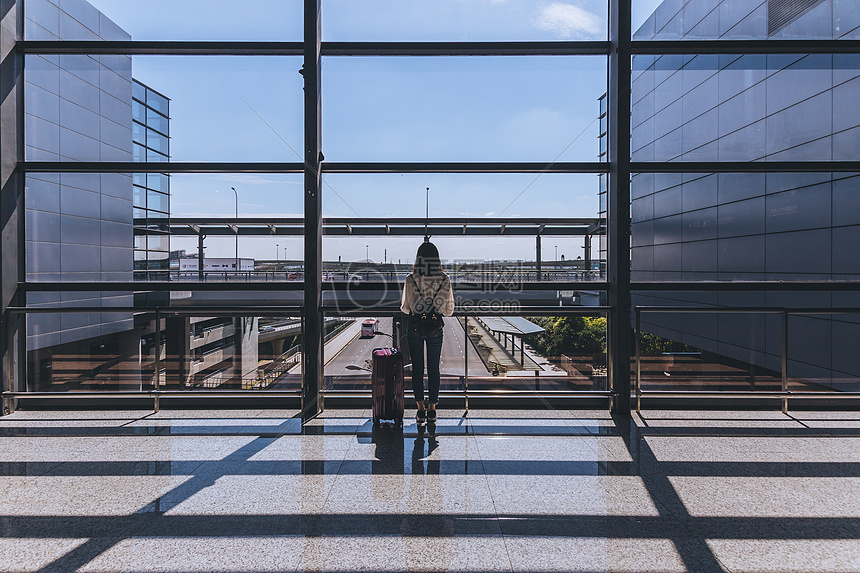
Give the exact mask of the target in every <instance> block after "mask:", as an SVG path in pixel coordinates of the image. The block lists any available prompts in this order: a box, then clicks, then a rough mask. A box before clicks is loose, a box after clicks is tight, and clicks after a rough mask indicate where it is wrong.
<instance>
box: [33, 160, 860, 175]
mask: <svg viewBox="0 0 860 573" xmlns="http://www.w3.org/2000/svg"><path fill="white" fill-rule="evenodd" d="M18 169H19V170H21V171H23V172H25V173H268V174H273V173H284V174H299V173H303V172H304V166H303V164H301V163H254V162H190V161H188V162H186V161H171V162H164V163H134V162H129V161H108V162H105V161H98V162H96V161H23V162H21V163H19V164H18ZM630 169H631V172H632V173H818V172H822V173H824V172H839V173H845V172H860V161H756V162H751V161H662V162H657V161H648V162H646V161H635V162H632V163H631V164H630ZM321 170H322V172H323V173H326V174H335V173H339V174H384V173H490V174H492V173H501V174H504V173H569V174H573V173H608V171H609V164H608V163H601V162H585V161H583V162H558V163H545V162H529V163H523V162H519V163H518V162H410V163H404V162H386V163H323V164H322V165H321Z"/></svg>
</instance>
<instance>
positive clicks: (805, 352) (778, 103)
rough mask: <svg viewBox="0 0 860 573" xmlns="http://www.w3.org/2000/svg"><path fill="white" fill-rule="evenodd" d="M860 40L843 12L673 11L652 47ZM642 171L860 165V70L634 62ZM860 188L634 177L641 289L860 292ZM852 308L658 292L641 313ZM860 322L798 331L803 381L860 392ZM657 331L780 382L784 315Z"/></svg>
mask: <svg viewBox="0 0 860 573" xmlns="http://www.w3.org/2000/svg"><path fill="white" fill-rule="evenodd" d="M858 36H860V18H858V11H857V10H856V7H855V8H850V7H849V3H848V2H845V1H841V0H819V1H807V2H797V1H793V2H788V1H786V0H769V1H755V2H718V1H716V0H688V1H686V2H681V1H677V0H667V1H665V2H663V4H661V5H660V6H659V7H658V8H657V10H656V11H655V12H654V13H653V14H652V15H651V17H650V18H649V19H648V20H647V21H646V22H645V24H643V26H642V27H641V28H640V29H639V30H638V31H637V32H636V33H635V35H634V38H635V39H637V40H651V39H655V40H660V39H675V38H683V39H696V38H709V39H713V38H720V39H766V38H775V39H786V38H794V39H797V38H828V39H829V38H833V39H837V38H851V37H854V38H856V37H858ZM633 70H634V71H633V83H632V86H633V87H632V101H633V104H632V117H631V122H632V133H631V151H632V160H633V161H732V162H761V161H830V160H856V159H857V157H858V155H860V106H858V105H857V102H858V101H860V58H858V57H857V56H856V55H840V54H827V55H822V54H779V55H750V54H747V55H737V56H732V55H707V54H704V55H703V54H699V55H695V56H683V55H663V56H642V55H637V56H634V59H633ZM858 197H860V177H857V176H856V175H854V174H834V173H827V172H822V173H791V174H781V173H767V174H755V173H719V174H686V175H685V174H660V173H649V174H634V175H633V177H632V183H631V199H632V201H631V217H632V236H631V247H632V250H631V259H632V274H633V280H638V281H685V282H686V281H689V282H701V281H804V280H818V281H820V280H833V281H839V280H856V278H857V276H858V275H860V254H858V249H857V248H856V244H857V242H858V239H860V199H858ZM857 302H858V301H857V300H856V298H855V297H854V296H853V294H852V293H839V292H834V293H830V292H805V293H796V292H795V293H786V292H773V291H771V292H767V293H765V292H748V293H727V292H723V293H719V294H718V293H694V292H684V293H671V292H670V293H653V294H649V295H647V296H646V295H642V296H637V297H635V299H634V304H640V305H657V306H661V305H670V306H682V305H685V306H691V305H692V306H696V305H701V306H740V307H749V306H762V307H769V308H782V307H786V308H797V307H814V306H819V307H820V306H823V307H847V306H854V305H856V303H857ZM856 320H857V317H856V316H850V315H815V316H812V315H810V316H792V317H791V318H790V320H789V329H788V344H789V348H788V356H789V359H790V360H789V365H788V366H789V370H788V372H789V375H790V376H792V377H798V378H802V379H804V380H807V381H810V382H813V383H815V384H821V385H823V386H827V387H832V388H836V389H843V390H847V389H853V390H856V389H857V388H858V376H860V372H858V371H857V366H856V365H857V362H856V360H853V358H852V356H853V352H852V351H851V349H850V348H849V346H848V345H849V344H850V341H852V340H856V338H857V336H858V335H860V328H858V326H857V323H856ZM643 328H644V329H645V330H647V331H650V332H653V333H655V334H659V335H662V336H667V337H669V338H672V339H675V340H679V341H681V342H684V343H686V344H690V345H693V346H696V347H699V348H702V349H703V350H707V351H710V352H713V353H716V354H718V355H720V356H723V357H728V358H732V359H736V360H740V361H743V362H746V363H749V364H754V365H757V366H761V367H764V368H767V369H770V370H772V371H776V372H778V371H779V370H780V362H781V349H782V345H781V340H782V321H781V317H780V316H779V315H764V314H749V315H721V316H718V315H715V314H710V315H705V314H696V315H681V314H674V315H670V314H665V315H643Z"/></svg>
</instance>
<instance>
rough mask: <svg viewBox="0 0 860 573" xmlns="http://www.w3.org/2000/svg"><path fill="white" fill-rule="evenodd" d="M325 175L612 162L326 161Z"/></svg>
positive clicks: (573, 168)
mask: <svg viewBox="0 0 860 573" xmlns="http://www.w3.org/2000/svg"><path fill="white" fill-rule="evenodd" d="M321 169H322V172H323V173H608V172H609V163H606V162H599V161H558V162H540V161H533V162H502V161H495V162H492V161H490V162H488V161H484V162H481V161H470V162H462V161H459V162H457V161H448V162H446V161H441V162H432V161H430V162H351V163H338V162H326V163H323V164H322V167H321Z"/></svg>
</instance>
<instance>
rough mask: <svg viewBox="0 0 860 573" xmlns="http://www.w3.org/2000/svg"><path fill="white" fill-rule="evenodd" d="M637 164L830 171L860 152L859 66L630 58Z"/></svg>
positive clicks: (837, 61)
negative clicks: (812, 166) (825, 164)
mask: <svg viewBox="0 0 860 573" xmlns="http://www.w3.org/2000/svg"><path fill="white" fill-rule="evenodd" d="M633 67H634V69H635V70H636V71H637V75H636V78H635V79H634V80H633V94H632V96H633V97H632V99H633V104H632V109H631V113H632V133H631V136H632V139H631V144H632V157H633V160H634V161H637V160H641V161H674V160H680V161H761V160H764V161H830V160H840V159H848V158H849V157H856V156H857V154H858V152H860V137H858V134H860V130H858V126H860V111H858V107H857V106H856V105H854V104H853V103H852V102H854V101H857V99H858V98H860V57H857V56H845V55H815V54H809V55H802V54H798V55H769V56H763V55H745V56H709V55H698V56H663V57H653V56H647V57H644V58H640V57H639V56H635V57H634V58H633Z"/></svg>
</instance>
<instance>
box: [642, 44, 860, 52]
mask: <svg viewBox="0 0 860 573" xmlns="http://www.w3.org/2000/svg"><path fill="white" fill-rule="evenodd" d="M630 50H631V52H632V53H633V54H634V55H636V54H643V55H661V54H694V55H695V54H858V53H860V40H633V41H632V42H631V43H630Z"/></svg>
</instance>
